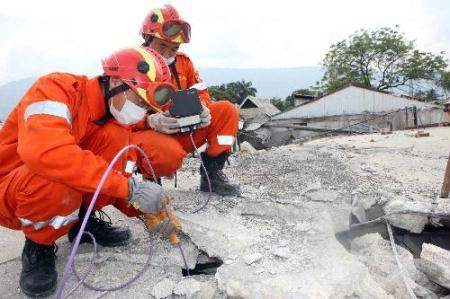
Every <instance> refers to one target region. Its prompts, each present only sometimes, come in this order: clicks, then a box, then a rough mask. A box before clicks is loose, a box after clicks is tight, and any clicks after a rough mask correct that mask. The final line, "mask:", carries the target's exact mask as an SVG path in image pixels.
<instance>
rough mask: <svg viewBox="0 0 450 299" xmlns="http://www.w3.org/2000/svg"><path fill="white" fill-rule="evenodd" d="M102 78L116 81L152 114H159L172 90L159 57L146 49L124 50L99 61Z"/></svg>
mask: <svg viewBox="0 0 450 299" xmlns="http://www.w3.org/2000/svg"><path fill="white" fill-rule="evenodd" d="M102 66H103V72H104V74H105V75H106V76H110V77H114V78H119V79H120V80H122V81H123V82H124V83H125V84H127V85H128V86H129V87H130V88H131V89H132V90H133V91H134V92H135V93H136V94H138V95H139V96H140V97H141V98H142V99H143V100H144V101H145V102H146V103H147V104H149V105H150V106H151V107H152V108H153V109H155V110H156V111H160V110H161V107H162V106H163V105H165V104H166V103H167V102H168V101H169V99H170V97H171V96H172V94H173V92H175V90H176V88H175V86H174V85H173V84H172V83H171V80H170V76H171V75H170V70H169V67H168V66H167V65H166V63H165V62H164V60H163V58H162V56H161V55H159V54H158V53H157V52H156V51H154V50H152V49H150V48H146V47H134V48H126V49H122V50H119V51H117V52H114V53H113V54H111V55H110V56H108V57H107V58H105V59H103V60H102Z"/></svg>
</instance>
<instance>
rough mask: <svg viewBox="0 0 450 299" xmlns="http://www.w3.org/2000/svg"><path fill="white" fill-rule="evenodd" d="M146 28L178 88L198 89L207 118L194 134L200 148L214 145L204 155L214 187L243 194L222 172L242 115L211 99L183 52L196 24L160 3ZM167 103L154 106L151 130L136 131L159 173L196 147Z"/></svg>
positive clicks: (203, 183)
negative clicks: (192, 27) (191, 23)
mask: <svg viewBox="0 0 450 299" xmlns="http://www.w3.org/2000/svg"><path fill="white" fill-rule="evenodd" d="M140 33H141V35H142V37H143V38H144V44H143V46H146V47H150V48H151V49H153V50H155V51H157V52H158V53H159V54H161V55H162V56H163V57H164V58H165V60H166V63H167V65H168V66H169V68H170V72H171V75H172V83H173V84H174V85H176V86H177V87H178V89H180V90H185V89H191V88H195V89H197V90H198V94H199V97H200V99H201V102H202V106H203V112H202V114H201V115H200V117H201V121H202V122H201V124H200V126H199V127H200V128H198V129H197V130H196V131H195V133H194V134H193V139H194V141H195V144H196V146H197V147H199V146H201V145H203V144H205V143H206V142H207V144H208V147H207V149H206V151H205V152H204V153H202V154H201V158H202V160H203V162H204V164H205V167H206V171H207V173H208V175H209V178H210V180H211V187H212V191H213V192H215V193H217V194H219V195H239V194H240V188H239V186H238V185H236V184H232V183H230V181H229V180H228V178H227V177H226V175H225V174H224V173H223V171H222V169H223V168H224V165H225V162H226V160H227V158H228V156H229V155H230V152H231V146H232V145H233V142H234V139H235V137H236V133H237V129H238V120H239V114H238V111H237V109H236V108H235V107H234V105H233V104H231V103H230V102H228V101H217V102H213V101H212V100H211V97H210V95H209V93H208V90H207V88H206V85H205V83H204V82H203V81H202V80H201V79H200V77H199V75H198V72H197V71H196V69H195V68H194V65H193V63H192V61H191V59H190V58H189V57H188V56H187V55H186V54H184V53H181V52H179V51H178V49H179V47H180V44H182V43H189V41H190V38H191V26H190V25H189V23H187V22H186V21H184V20H183V19H181V18H180V16H179V15H178V12H177V11H176V9H175V8H174V7H173V6H171V5H165V6H164V7H162V8H154V9H152V10H151V11H150V12H149V13H148V14H147V16H146V17H145V19H144V22H143V24H142V28H141V30H140ZM162 107H164V105H163V106H162ZM162 107H156V109H154V108H155V107H152V108H153V113H152V114H150V115H149V117H148V118H147V127H150V128H151V129H147V130H143V131H139V132H135V133H134V134H133V141H132V143H134V144H137V145H138V146H140V147H141V148H142V149H143V150H144V151H145V153H146V154H147V155H148V156H149V157H150V160H151V161H152V165H153V166H154V168H155V172H156V175H157V176H159V177H162V176H168V177H170V176H173V175H174V173H175V172H176V171H177V169H178V168H180V167H181V165H182V161H183V158H184V157H185V156H186V155H187V154H188V153H190V152H193V151H194V148H193V146H192V143H191V140H190V137H189V133H180V128H179V124H178V122H177V120H176V118H174V117H171V116H170V114H169V112H168V109H167V108H162ZM166 107H167V106H166ZM158 108H161V109H158ZM138 166H139V167H140V169H141V171H142V172H143V174H144V176H146V177H149V170H148V169H147V167H146V165H145V164H144V161H143V159H140V160H139V159H138ZM200 175H201V179H200V190H201V191H209V185H208V181H207V178H206V175H205V172H204V171H203V168H202V167H200Z"/></svg>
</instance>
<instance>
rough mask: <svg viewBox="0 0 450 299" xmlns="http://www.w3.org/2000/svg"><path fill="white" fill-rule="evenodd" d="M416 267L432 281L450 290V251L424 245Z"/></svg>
mask: <svg viewBox="0 0 450 299" xmlns="http://www.w3.org/2000/svg"><path fill="white" fill-rule="evenodd" d="M416 265H417V267H418V268H419V269H420V270H421V271H422V272H423V273H425V274H426V275H427V276H428V278H429V279H430V280H431V281H433V282H435V283H437V284H439V285H441V286H444V287H447V288H449V289H450V251H448V250H444V249H442V248H439V247H437V246H434V245H432V244H423V247H422V253H421V254H420V259H419V260H417V261H416Z"/></svg>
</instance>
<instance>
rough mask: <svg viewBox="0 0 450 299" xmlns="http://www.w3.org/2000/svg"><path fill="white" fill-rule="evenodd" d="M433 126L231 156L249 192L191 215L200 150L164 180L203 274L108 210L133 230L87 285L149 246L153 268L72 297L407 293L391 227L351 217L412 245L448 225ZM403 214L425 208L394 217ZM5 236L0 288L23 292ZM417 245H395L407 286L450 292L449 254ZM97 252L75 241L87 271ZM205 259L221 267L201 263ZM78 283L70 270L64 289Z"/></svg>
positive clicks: (102, 281) (136, 260)
mask: <svg viewBox="0 0 450 299" xmlns="http://www.w3.org/2000/svg"><path fill="white" fill-rule="evenodd" d="M427 131H429V132H430V136H429V137H427V138H414V137H411V136H408V135H406V133H407V132H393V133H392V134H389V135H381V134H372V135H363V136H341V137H334V138H324V139H320V140H315V141H311V142H307V143H305V144H302V145H300V144H291V145H287V146H283V147H280V148H273V149H270V150H259V151H250V152H246V153H239V154H235V155H233V156H232V158H231V159H230V160H231V161H230V162H231V165H230V166H227V168H226V169H225V172H226V173H227V175H228V176H229V177H230V179H231V180H232V181H235V182H239V183H240V184H241V188H242V192H243V194H242V196H241V197H220V196H215V195H213V196H212V197H211V199H210V202H209V204H208V206H207V207H206V209H204V210H202V211H200V212H198V213H196V214H193V213H192V211H194V210H195V209H196V208H198V207H199V206H201V205H202V204H203V203H204V202H205V201H206V200H207V199H208V194H206V193H202V192H199V191H198V183H199V174H198V166H199V161H198V158H192V157H191V158H187V159H186V160H185V165H184V167H183V169H182V170H181V171H179V172H178V187H177V188H175V187H174V186H173V185H174V182H173V181H172V180H169V179H163V187H164V188H165V190H166V191H167V193H168V194H170V195H171V196H172V197H173V202H172V206H173V209H174V211H175V213H176V215H177V216H178V217H179V219H180V221H181V223H182V226H183V233H182V235H181V246H182V248H183V250H184V252H185V255H186V257H187V262H188V265H189V268H190V269H191V271H192V272H195V271H196V270H195V269H194V268H196V269H197V270H198V272H199V273H203V274H199V275H192V276H189V277H188V276H184V275H183V271H182V268H183V264H182V260H181V258H180V251H179V249H178V248H177V247H173V246H171V245H170V244H169V243H168V242H167V240H164V239H161V238H156V239H155V240H153V239H150V238H149V236H148V235H147V233H146V232H145V230H144V228H143V225H142V223H141V222H140V221H139V220H137V219H128V218H126V217H124V216H123V215H121V214H120V213H119V212H117V211H116V210H114V209H113V208H108V209H107V212H108V213H109V214H110V216H111V217H112V219H113V222H114V223H115V224H118V225H126V226H128V227H130V228H131V229H132V231H133V240H132V242H131V244H130V245H128V246H126V247H123V248H104V247H100V249H99V253H98V257H97V262H96V263H95V269H94V272H93V274H91V275H90V276H89V277H88V281H89V282H91V283H94V284H96V285H99V286H116V285H118V284H120V283H123V282H124V281H125V280H127V279H129V278H131V277H132V276H133V275H135V274H136V273H137V272H138V271H139V270H140V269H141V268H142V266H143V265H144V263H145V261H146V259H147V256H148V253H149V249H150V243H151V250H152V259H151V266H150V268H149V270H148V271H147V272H146V273H145V274H143V276H142V277H141V278H140V279H139V280H138V281H136V282H135V283H133V284H132V285H131V286H130V287H128V288H125V289H121V290H119V291H116V292H103V293H97V292H94V291H91V290H89V289H87V288H83V287H81V288H80V289H79V290H77V291H76V292H75V293H74V295H73V296H72V298H99V297H101V298H161V299H162V298H211V299H221V298H258V299H259V298H408V293H407V291H406V288H405V286H404V284H403V282H402V279H401V276H400V273H399V270H398V267H397V264H396V263H395V260H394V256H393V253H392V248H391V247H390V243H389V241H388V240H386V239H385V238H383V237H386V235H385V234H384V232H381V231H380V232H373V233H370V234H366V233H365V232H364V233H362V234H361V235H359V236H357V237H354V236H351V235H348V234H346V233H347V232H348V229H349V221H350V220H349V219H352V220H351V221H352V222H353V223H357V222H365V221H369V220H373V219H377V218H379V217H383V216H384V215H389V216H387V218H388V221H389V222H390V223H391V224H392V225H393V227H394V229H395V232H396V239H397V241H402V240H403V241H405V244H406V243H407V242H406V241H407V240H413V239H414V236H416V235H417V234H418V233H425V232H427V230H428V228H429V227H430V226H433V227H435V228H439V227H442V226H443V227H446V225H448V218H446V215H448V214H446V213H449V212H450V203H449V201H448V200H447V199H438V194H439V193H440V186H441V183H442V177H443V173H444V169H445V166H446V162H447V157H448V152H447V151H448V148H449V146H448V145H449V144H450V134H449V129H448V128H436V129H427ZM430 144H432V146H430ZM399 211H400V212H404V211H416V212H426V213H428V214H427V215H426V216H424V215H420V214H416V213H413V214H398V215H396V216H394V214H392V213H394V212H399ZM436 215H438V216H436ZM379 225H380V227H383V226H384V224H383V223H380V224H379ZM400 232H401V234H400ZM408 234H410V235H408ZM3 236H5V237H4V238H6V237H7V236H9V239H8V240H16V241H14V244H15V245H14V244H11V246H8V245H7V244H2V249H5V248H6V249H5V250H8V248H10V249H9V250H10V252H9V253H8V254H3V255H2V256H1V258H2V260H1V261H0V272H1V273H2V278H3V282H2V284H1V286H0V292H1V293H2V296H4V297H5V298H24V295H23V294H22V293H21V292H20V290H19V288H18V277H19V274H20V268H21V262H20V257H19V255H20V250H21V246H18V245H17V244H21V243H20V242H21V240H23V239H22V237H20V234H19V233H17V232H11V231H7V230H4V229H2V230H0V237H2V238H3ZM18 236H19V237H18ZM338 236H339V237H338ZM342 236H344V237H342ZM5 240H6V239H5ZM16 243H17V244H16ZM422 243H423V242H422ZM422 243H420V244H419V245H417V246H416V247H417V251H416V252H414V253H411V252H410V251H408V250H407V249H405V248H406V247H407V246H405V245H404V244H403V243H402V244H399V245H398V246H397V250H398V253H399V258H400V262H401V264H402V266H403V269H404V272H405V274H406V275H407V279H408V282H409V283H410V285H411V287H412V288H413V291H414V293H415V294H416V296H417V297H418V298H440V297H441V298H445V296H448V295H449V294H450V291H449V289H450V286H449V285H448V284H447V282H448V281H449V273H448V269H450V267H449V265H448V262H449V259H448V255H449V252H448V251H447V248H444V247H443V248H441V249H439V248H436V247H435V246H433V245H428V244H427V243H425V244H422ZM58 245H59V252H58V254H57V255H58V257H59V258H58V262H57V263H58V264H57V267H58V273H59V274H60V276H61V275H62V273H63V268H64V265H65V263H66V261H67V256H68V254H69V250H70V244H69V243H68V242H67V239H66V238H62V239H61V240H59V241H58ZM403 247H405V248H403ZM91 250H92V247H91V246H90V245H89V244H83V245H82V246H81V247H80V250H79V254H78V256H77V259H76V260H77V263H76V268H77V270H78V271H79V272H80V273H83V271H85V270H86V269H87V268H88V266H89V261H90V258H91ZM205 265H206V266H208V267H213V266H214V265H215V266H214V267H216V268H217V269H207V270H208V271H206V270H205V271H203V270H202V267H201V266H204V267H205ZM204 267H203V268H204ZM202 271H203V272H202ZM214 272H215V273H214ZM204 273H211V274H204ZM75 284H76V280H75V279H74V278H71V280H69V282H68V284H67V286H66V290H67V291H68V290H70V289H71V288H72V287H74V286H75Z"/></svg>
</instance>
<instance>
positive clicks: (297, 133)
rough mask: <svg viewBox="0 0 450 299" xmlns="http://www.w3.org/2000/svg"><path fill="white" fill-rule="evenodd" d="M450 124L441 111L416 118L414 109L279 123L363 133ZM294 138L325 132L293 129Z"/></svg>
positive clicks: (426, 111)
mask: <svg viewBox="0 0 450 299" xmlns="http://www.w3.org/2000/svg"><path fill="white" fill-rule="evenodd" d="M358 122H363V123H361V124H358V125H356V126H350V125H352V124H356V123H358ZM448 122H450V120H449V118H448V115H447V113H445V112H443V111H442V110H441V109H417V111H416V118H414V110H413V109H412V108H408V109H403V110H401V111H398V112H394V113H391V114H388V115H384V114H360V115H340V116H331V117H325V118H311V119H295V120H294V119H291V120H283V121H277V122H276V123H277V124H279V125H282V124H286V125H287V124H299V123H303V124H305V123H306V126H307V127H314V128H326V129H330V130H332V129H341V128H343V129H350V130H354V131H358V132H363V133H370V132H378V131H380V130H381V129H392V130H403V129H408V128H415V127H416V126H419V127H421V126H431V125H439V124H442V123H448ZM290 134H291V135H292V137H293V138H296V139H298V138H305V137H314V136H318V135H323V134H324V133H323V132H312V131H305V130H299V129H291V130H290Z"/></svg>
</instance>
